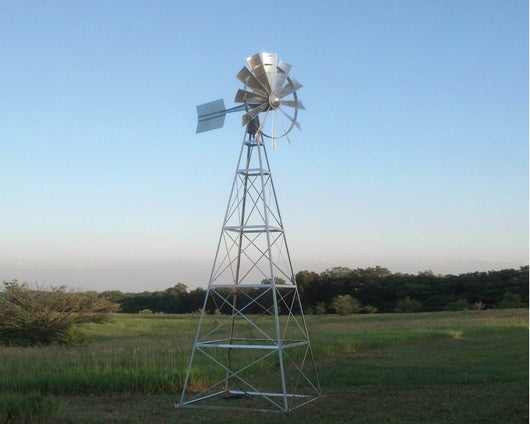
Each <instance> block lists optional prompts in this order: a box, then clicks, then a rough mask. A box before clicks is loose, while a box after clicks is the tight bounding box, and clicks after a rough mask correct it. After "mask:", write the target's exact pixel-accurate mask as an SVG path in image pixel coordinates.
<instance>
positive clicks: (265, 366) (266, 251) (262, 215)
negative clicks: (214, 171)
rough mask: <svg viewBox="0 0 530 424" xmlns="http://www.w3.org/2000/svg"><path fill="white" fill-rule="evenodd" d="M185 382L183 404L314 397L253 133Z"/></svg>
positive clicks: (271, 194) (295, 299) (268, 405)
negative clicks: (205, 373) (201, 372)
mask: <svg viewBox="0 0 530 424" xmlns="http://www.w3.org/2000/svg"><path fill="white" fill-rule="evenodd" d="M195 369H197V370H199V369H207V370H209V372H210V374H209V376H208V380H209V384H207V385H201V387H196V385H195V384H193V381H192V380H193V378H194V376H195V374H194V370H195ZM202 378H204V376H203V377H202ZM197 380H200V378H199V377H198V376H197ZM185 385H186V386H187V387H186V390H185V391H183V394H182V399H181V403H180V406H183V407H197V408H212V409H219V408H244V409H249V408H250V409H257V410H282V411H289V410H292V409H295V408H297V407H299V406H302V405H304V404H306V403H308V402H311V401H313V400H315V399H317V398H318V397H320V396H321V393H320V386H319V382H318V377H317V374H316V370H315V367H314V359H313V354H312V351H311V345H310V341H309V334H308V331H307V326H306V323H305V318H304V315H303V311H302V307H301V302H300V296H299V293H298V289H297V286H296V283H295V280H294V274H293V270H292V265H291V261H290V257H289V250H288V248H287V243H286V239H285V232H284V229H283V224H282V220H281V216H280V211H279V208H278V202H277V198H276V193H275V190H274V185H273V181H272V176H271V172H270V167H269V162H268V158H267V153H266V151H265V146H264V145H263V144H262V143H259V142H257V141H256V140H254V139H249V140H246V141H244V142H243V147H242V150H241V153H240V158H239V162H238V167H237V169H236V175H235V178H234V183H233V187H232V191H231V194H230V199H229V202H228V207H227V210H226V214H225V219H224V222H223V228H222V231H221V236H220V240H219V245H218V249H217V253H216V258H215V261H214V265H213V267H212V274H211V278H210V283H209V286H208V290H207V294H206V298H205V302H204V307H203V311H202V314H201V319H200V323H199V328H198V331H197V335H196V340H195V343H194V348H193V353H192V358H191V361H190V368H189V371H188V375H187V377H186V381H185Z"/></svg>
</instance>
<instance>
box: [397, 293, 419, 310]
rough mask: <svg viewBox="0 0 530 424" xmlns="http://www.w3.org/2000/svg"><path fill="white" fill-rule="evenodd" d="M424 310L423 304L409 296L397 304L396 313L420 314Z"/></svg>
mask: <svg viewBox="0 0 530 424" xmlns="http://www.w3.org/2000/svg"><path fill="white" fill-rule="evenodd" d="M421 309H422V304H421V302H420V301H419V300H416V299H411V298H410V297H409V296H407V297H405V298H403V299H400V300H398V301H397V302H396V308H395V309H394V310H395V311H396V312H419V311H421Z"/></svg>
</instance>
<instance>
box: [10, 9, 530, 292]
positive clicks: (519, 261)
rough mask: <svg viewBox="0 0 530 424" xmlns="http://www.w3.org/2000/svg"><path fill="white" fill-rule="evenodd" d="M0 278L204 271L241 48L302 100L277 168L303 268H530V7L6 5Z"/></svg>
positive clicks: (230, 140) (131, 285)
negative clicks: (218, 115)
mask: <svg viewBox="0 0 530 424" xmlns="http://www.w3.org/2000/svg"><path fill="white" fill-rule="evenodd" d="M0 39H1V40H2V42H1V43H0V63H1V64H2V65H1V66H0V92H1V97H2V101H1V102H0V196H1V199H2V202H1V203H2V207H1V209H0V280H11V279H14V278H17V279H19V280H22V281H29V282H38V283H41V284H52V285H62V284H66V285H69V286H72V287H75V288H82V289H95V290H110V289H118V290H122V291H144V290H149V291H152V290H159V289H164V288H167V287H170V286H172V285H174V284H176V283H177V282H183V283H185V284H187V285H188V286H189V287H196V286H203V287H205V286H206V285H207V283H208V277H209V272H210V268H211V264H212V261H213V259H214V254H215V249H216V247H217V246H216V244H217V240H218V236H219V232H220V230H221V224H222V218H223V215H224V211H225V208H226V202H227V201H228V194H229V190H230V186H231V182H232V179H233V172H234V170H235V166H236V161H237V154H238V152H239V148H240V143H241V139H242V136H243V128H241V126H240V117H239V116H234V115H231V116H228V117H227V120H226V124H225V127H224V128H223V129H221V130H216V131H213V132H208V133H203V134H198V135H196V134H195V127H196V113H195V106H196V105H197V104H201V103H205V102H208V101H211V100H215V99H218V98H224V99H225V103H226V104H227V106H231V105H232V104H233V102H232V100H233V97H234V95H235V93H236V91H237V89H238V88H241V84H240V82H239V81H238V80H237V79H236V78H235V75H236V74H237V72H238V71H239V70H240V69H241V67H243V66H245V65H246V58H247V57H248V56H251V55H253V54H255V53H258V52H260V51H267V52H277V53H278V56H279V58H281V59H282V60H284V61H285V62H287V63H290V64H292V65H293V68H292V71H291V75H293V76H295V77H296V79H297V80H299V81H300V82H301V83H302V84H303V85H304V87H303V88H302V89H301V90H300V91H299V97H300V98H301V99H302V100H303V102H304V104H305V106H306V108H307V110H306V111H303V112H301V113H300V115H299V121H300V123H301V126H302V131H296V132H294V133H292V137H291V140H292V143H291V144H289V145H287V144H285V143H282V142H280V143H278V146H277V149H276V150H275V151H271V152H270V154H269V156H270V159H271V168H272V171H273V175H274V181H275V186H276V190H277V194H278V198H279V203H280V208H281V212H282V217H283V221H284V225H285V229H286V234H287V240H288V242H289V247H290V251H291V256H292V260H293V266H294V268H295V272H296V271H299V270H303V269H308V270H311V271H317V272H320V271H322V270H324V269H326V268H329V267H332V266H348V267H352V268H357V267H368V266H375V265H380V266H385V267H388V268H389V269H390V270H391V271H393V272H410V273H416V272H418V271H423V270H428V269H430V270H432V271H433V272H435V273H441V274H457V273H462V272H473V271H482V270H493V269H503V268H512V267H516V268H518V267H519V266H521V265H526V264H528V135H529V134H528V92H529V90H528V2H527V1H523V0H517V1H512V0H503V1H500V0H496V1H488V0H481V1H472V0H470V1H460V0H458V1H457V0H443V1H442V0H440V1H434V0H433V1H431V0H421V1H419V0H418V1H405V0H403V1H392V0H385V1H383V0H374V1H355V0H353V1H352V0H347V1H336V0H335V1H333V0H331V1H326V2H308V1H285V0H284V1H275V0H273V1H269V2H265V3H263V2H250V3H246V4H245V6H243V3H241V2H239V1H238V2H236V1H223V2H219V1H204V0H203V1H200V0H199V1H193V2H191V1H190V2H185V1H120V0H112V1H91V2H86V1H24V0H22V1H3V2H0Z"/></svg>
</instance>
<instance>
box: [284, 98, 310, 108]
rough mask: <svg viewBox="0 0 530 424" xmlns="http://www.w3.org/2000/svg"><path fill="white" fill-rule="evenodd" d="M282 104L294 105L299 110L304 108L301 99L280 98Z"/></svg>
mask: <svg viewBox="0 0 530 424" xmlns="http://www.w3.org/2000/svg"><path fill="white" fill-rule="evenodd" d="M282 105H285V106H289V107H295V108H298V109H301V110H306V108H305V106H304V104H303V103H302V101H301V100H282Z"/></svg>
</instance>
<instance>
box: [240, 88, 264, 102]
mask: <svg viewBox="0 0 530 424" xmlns="http://www.w3.org/2000/svg"><path fill="white" fill-rule="evenodd" d="M234 101H235V102H236V103H246V104H249V105H260V104H262V103H265V102H266V101H267V96H262V95H261V94H257V93H252V92H250V91H246V90H241V89H239V90H237V93H236V98H235V99H234Z"/></svg>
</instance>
